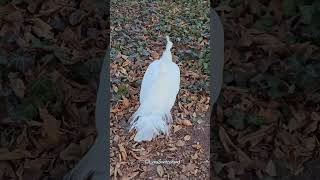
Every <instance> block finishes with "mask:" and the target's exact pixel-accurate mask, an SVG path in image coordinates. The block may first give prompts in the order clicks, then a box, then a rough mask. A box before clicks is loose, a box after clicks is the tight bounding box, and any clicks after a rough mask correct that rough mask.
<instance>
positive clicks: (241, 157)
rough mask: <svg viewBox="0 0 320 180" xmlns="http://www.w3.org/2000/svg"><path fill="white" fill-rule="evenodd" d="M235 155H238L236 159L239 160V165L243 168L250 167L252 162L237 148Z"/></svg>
mask: <svg viewBox="0 0 320 180" xmlns="http://www.w3.org/2000/svg"><path fill="white" fill-rule="evenodd" d="M237 154H238V158H239V161H240V163H242V164H243V165H245V166H248V165H250V163H251V162H252V160H251V159H250V157H249V156H248V155H247V154H246V153H245V152H243V151H242V150H241V149H239V148H238V149H237Z"/></svg>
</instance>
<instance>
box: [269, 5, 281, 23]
mask: <svg viewBox="0 0 320 180" xmlns="http://www.w3.org/2000/svg"><path fill="white" fill-rule="evenodd" d="M269 6H270V9H271V10H272V11H273V13H274V17H275V19H276V20H277V21H278V22H280V21H281V19H282V8H281V6H282V4H281V1H278V0H271V2H270V4H269Z"/></svg>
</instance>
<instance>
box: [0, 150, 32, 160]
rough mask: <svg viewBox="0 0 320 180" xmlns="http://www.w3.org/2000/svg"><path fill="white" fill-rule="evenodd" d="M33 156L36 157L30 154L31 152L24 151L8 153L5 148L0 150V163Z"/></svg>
mask: <svg viewBox="0 0 320 180" xmlns="http://www.w3.org/2000/svg"><path fill="white" fill-rule="evenodd" d="M35 156H36V155H35V154H32V153H31V152H29V151H26V150H21V149H16V150H14V151H11V152H10V151H9V150H8V149H6V148H1V149H0V161H8V160H18V159H24V158H34V157H35Z"/></svg>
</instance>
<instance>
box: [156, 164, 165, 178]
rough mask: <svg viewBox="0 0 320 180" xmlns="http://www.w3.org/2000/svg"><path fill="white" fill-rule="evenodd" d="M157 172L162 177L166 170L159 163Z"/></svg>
mask: <svg viewBox="0 0 320 180" xmlns="http://www.w3.org/2000/svg"><path fill="white" fill-rule="evenodd" d="M157 173H158V175H159V176H160V177H162V176H163V175H164V170H163V167H162V166H160V165H158V166H157Z"/></svg>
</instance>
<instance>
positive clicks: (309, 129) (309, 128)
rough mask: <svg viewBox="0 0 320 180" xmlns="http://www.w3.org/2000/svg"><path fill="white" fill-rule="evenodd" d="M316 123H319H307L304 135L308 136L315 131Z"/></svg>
mask: <svg viewBox="0 0 320 180" xmlns="http://www.w3.org/2000/svg"><path fill="white" fill-rule="evenodd" d="M318 123H319V121H312V122H311V123H309V124H308V125H307V126H306V127H305V128H304V130H303V132H304V134H309V133H312V132H314V131H316V130H317V129H318Z"/></svg>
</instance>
